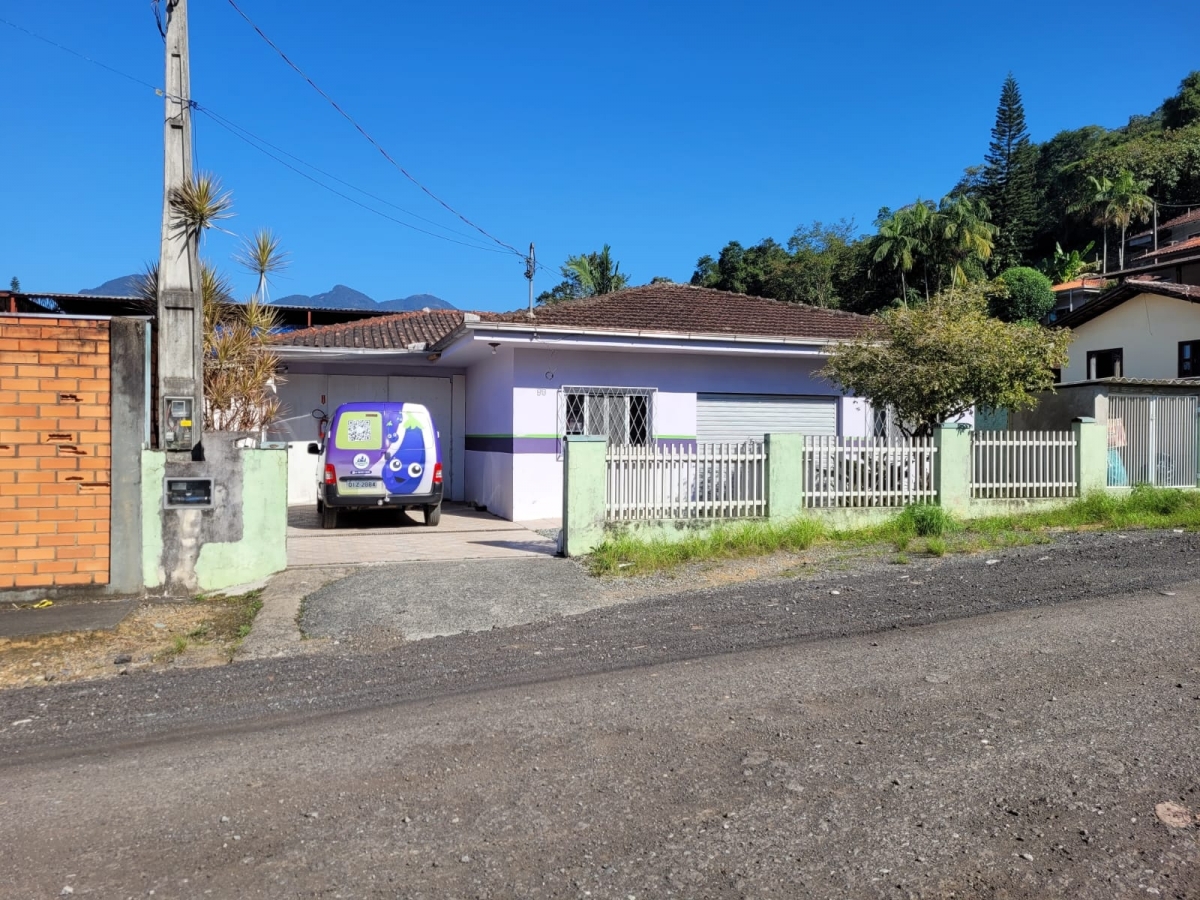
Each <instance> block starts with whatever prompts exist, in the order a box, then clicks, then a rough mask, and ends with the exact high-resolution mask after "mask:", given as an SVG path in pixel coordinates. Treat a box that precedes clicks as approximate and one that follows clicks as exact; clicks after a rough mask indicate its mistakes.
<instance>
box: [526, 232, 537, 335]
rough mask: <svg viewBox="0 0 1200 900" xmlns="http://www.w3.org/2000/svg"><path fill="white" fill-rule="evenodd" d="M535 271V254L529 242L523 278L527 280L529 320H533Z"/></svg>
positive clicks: (531, 243)
mask: <svg viewBox="0 0 1200 900" xmlns="http://www.w3.org/2000/svg"><path fill="white" fill-rule="evenodd" d="M536 271H537V254H536V253H534V251H533V241H530V242H529V255H528V256H527V257H525V277H526V278H527V279H529V313H528V315H529V318H531V319H532V318H533V276H534V273H535V272H536Z"/></svg>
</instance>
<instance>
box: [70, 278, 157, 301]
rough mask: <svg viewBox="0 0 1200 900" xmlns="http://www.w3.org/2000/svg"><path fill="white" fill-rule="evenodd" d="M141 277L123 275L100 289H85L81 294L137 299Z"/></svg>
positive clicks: (107, 282)
mask: <svg viewBox="0 0 1200 900" xmlns="http://www.w3.org/2000/svg"><path fill="white" fill-rule="evenodd" d="M142 278H143V276H141V275H122V276H121V277H120V278H114V279H113V280H112V281H106V282H104V284H102V285H100V287H94V288H84V289H83V290H82V291H80V292H79V293H81V294H87V295H90V296H96V297H136V296H137V295H138V283H139V282H140V281H141V280H142Z"/></svg>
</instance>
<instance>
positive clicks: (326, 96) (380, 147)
mask: <svg viewBox="0 0 1200 900" xmlns="http://www.w3.org/2000/svg"><path fill="white" fill-rule="evenodd" d="M228 2H229V5H230V6H232V7H233V9H234V11H235V12H236V13H237V14H238V15H239V16H241V17H242V18H243V19H244V20H245V21H246V24H247V25H249V26H250V27H251V28H253V29H254V31H255V32H256V33H257V34H258V36H259V37H260V38H262V39H263V41H265V42H266V44H267V45H268V46H269V47H270V48H271V49H272V50H274V51H275V52H276V53H277V54H279V57H280V59H282V60H283V61H284V62H285V63H287V65H288V66H289V67H290V68H291V69H292V70H293V71H294V72H296V74H297V75H299V76H300V77H301V78H303V79H304V80H305V81H306V82H308V85H309V87H311V88H312V89H313V90H314V91H316V92H317V93H318V94H320V95H321V96H322V97H323V98H324V99H325V101H326V102H327V103H328V104H329V105H330V106H332V107H333V108H334V109H335V110H337V112H338V114H339V115H341V116H342V118H344V119H345V120H346V121H347V122H349V123H350V124H351V125H353V126H354V128H355V129H356V130H357V131H358V133H359V134H361V135H362V136H363V137H364V138H366V139H367V141H369V142H370V144H371V146H372V147H374V148H375V149H376V150H378V151H379V152H380V153H381V154H382V155H383V158H384V159H386V160H387V161H388V162H389V163H391V164H392V165H393V166H394V167H395V168H396V169H397V171H399V172H400V174H401V175H403V176H404V177H405V178H407V179H408V180H409V181H411V182H412V183H413V184H415V185H416V186H417V187H419V188H420V189H421V190H422V191H424V192H425V193H426V194H428V195H429V196H430V197H432V198H433V199H434V200H435V201H437V202H438V203H439V204H440V205H441V206H443V207H444V208H445V209H447V210H448V211H450V212H451V213H453V214H454V215H456V216H458V218H460V219H462V220H463V221H464V222H466V223H467V224H468V225H470V226H471V227H472V228H474V229H475V230H476V231H478V232H479V233H480V234H482V235H483V236H484V237H486V238H488V239H489V240H491V241H494V242H495V243H497V244H499V245H500V246H501V247H504V248H505V249H506V250H509V251H511V252H512V253H515V254H516V255H517V256H519V257H520V258H521V259H525V254H524V253H522V252H521V251H520V250H518V249H517V248H516V247H514V246H513V245H512V244H507V243H505V242H504V241H502V240H500V238H498V237H496V236H495V235H493V234H490V233H489V232H487V231H485V230H484V229H483V228H481V227H479V226H478V225H476V224H475V223H474V222H472V221H471V220H470V219H468V218H467V217H466V216H464V215H463V214H462V213H460V212H459V211H458V210H456V209H455V208H454V207H453V206H451V205H450V204H449V203H447V202H446V201H445V200H443V199H442V198H441V197H439V196H438V195H437V194H435V193H434V192H433V191H431V190H430V189H429V188H427V187H425V185H423V184H422V183H421V182H420V181H418V180H417V179H416V178H414V177H413V176H412V175H411V174H410V173H409V172H408V170H407V169H405V168H404V167H403V166H402V165H400V163H398V162H396V160H395V159H393V158H392V156H391V154H390V153H388V152H387V150H385V149H384V147H383V145H382V144H380V143H379V142H378V141H377V140H375V138H373V137H371V135H370V134H369V133H368V132H367V130H366V129H365V128H363V126H362V125H360V124H358V121H357V120H356V119H355V118H354V117H353V116H351V115H350V114H349V113H348V112H346V110H344V109H342V107H341V106H339V105H338V102H337V101H336V100H334V99H333V98H332V97H331V96H329V94H327V93H325V91H323V90H322V89H321V87H320V86H319V85H318V84H317V83H316V82H315V81H313V80H312V78H310V77H309V76H308V75H307V74H306V73H305V71H304V70H303V69H301V68H300V67H299V66H298V65H296V63H294V62H292V60H291V59H290V58H289V57H288V55H287V54H286V53H284V52H283V50H282V49H281V48H280V47H279V45H278V44H276V43H275V42H274V41H273V40H271V39H270V38H269V37H268V36H267V34H266V32H264V31H263V30H262V29H261V28H259V27H258V26H257V25H256V24H254V20H253V19H251V18H250V17H249V16H248V15H246V13H244V12H243V11H242V8H241V7H240V6H238V5H237V2H236V0H228Z"/></svg>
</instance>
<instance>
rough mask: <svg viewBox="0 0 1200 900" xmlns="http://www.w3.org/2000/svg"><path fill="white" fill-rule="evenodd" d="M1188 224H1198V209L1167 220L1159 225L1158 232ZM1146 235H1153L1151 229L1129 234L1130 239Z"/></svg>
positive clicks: (1199, 216)
mask: <svg viewBox="0 0 1200 900" xmlns="http://www.w3.org/2000/svg"><path fill="white" fill-rule="evenodd" d="M1188 222H1200V207H1197V208H1196V209H1191V210H1188V211H1187V212H1185V213H1184V214H1183V215H1182V216H1176V217H1175V218H1173V219H1168V220H1167V221H1166V222H1161V223H1159V226H1158V230H1159V231H1162V230H1163V229H1164V228H1174V227H1175V226H1176V225H1186V224H1187V223H1188ZM1148 234H1154V229H1153V228H1148V229H1147V230H1145V231H1139V232H1138V233H1137V234H1131V235H1130V236H1129V237H1130V238H1139V237H1145V236H1146V235H1148Z"/></svg>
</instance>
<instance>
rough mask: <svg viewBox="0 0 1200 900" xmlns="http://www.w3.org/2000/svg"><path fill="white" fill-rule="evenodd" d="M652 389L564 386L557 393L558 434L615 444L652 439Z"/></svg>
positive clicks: (643, 443) (638, 444)
mask: <svg viewBox="0 0 1200 900" xmlns="http://www.w3.org/2000/svg"><path fill="white" fill-rule="evenodd" d="M653 423H654V390H653V389H652V388H605V387H564V388H563V389H562V391H561V392H560V393H559V434H560V435H562V436H564V437H565V436H566V435H569V434H586V435H594V436H597V437H604V438H608V442H609V443H610V444H613V445H616V446H633V447H642V446H646V445H647V444H650V443H652V442H653V441H654V426H653Z"/></svg>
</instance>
